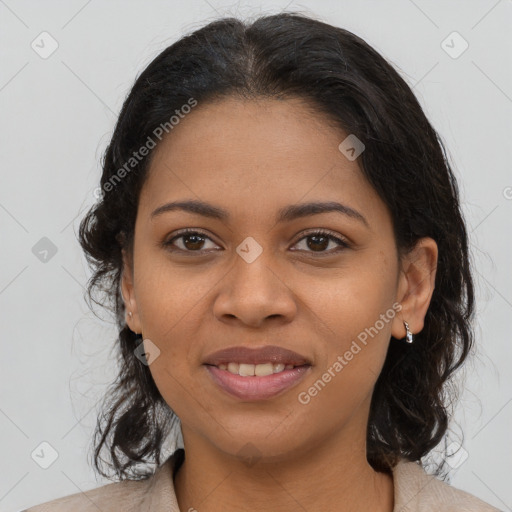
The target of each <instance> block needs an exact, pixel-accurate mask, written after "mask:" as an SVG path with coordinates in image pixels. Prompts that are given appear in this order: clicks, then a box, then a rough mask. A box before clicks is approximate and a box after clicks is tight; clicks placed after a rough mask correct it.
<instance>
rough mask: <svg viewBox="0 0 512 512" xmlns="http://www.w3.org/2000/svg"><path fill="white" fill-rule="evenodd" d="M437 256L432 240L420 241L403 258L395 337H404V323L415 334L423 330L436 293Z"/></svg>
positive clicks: (395, 320)
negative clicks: (399, 308)
mask: <svg viewBox="0 0 512 512" xmlns="http://www.w3.org/2000/svg"><path fill="white" fill-rule="evenodd" d="M437 256H438V250H437V244H436V242H435V241H434V240H433V239H432V238H429V237H425V238H421V239H420V240H418V242H417V243H416V245H415V246H414V247H413V249H411V251H409V252H408V253H407V254H405V255H404V256H402V258H401V270H400V275H399V278H398V288H397V289H398V292H397V301H398V302H399V303H400V304H401V305H402V309H401V310H400V313H399V314H398V315H397V316H395V318H394V319H393V324H392V328H391V334H392V335H393V337H395V338H397V339H401V338H404V337H405V335H406V330H405V326H404V324H403V321H404V320H405V321H406V322H407V323H408V324H409V329H410V330H411V332H412V333H413V334H417V333H418V332H420V331H421V330H422V329H423V327H424V325H425V322H424V321H425V315H426V314H427V310H428V307H429V305H430V300H431V298H432V294H433V293H434V287H435V280H436V270H437Z"/></svg>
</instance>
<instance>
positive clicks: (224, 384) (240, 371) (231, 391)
mask: <svg viewBox="0 0 512 512" xmlns="http://www.w3.org/2000/svg"><path fill="white" fill-rule="evenodd" d="M287 366H288V367H287ZM204 367H205V368H206V369H207V371H208V374H209V376H210V377H211V378H212V380H213V382H214V383H215V384H216V385H217V386H218V387H219V388H220V389H221V390H222V391H224V392H225V393H227V394H228V395H229V396H231V397H235V398H238V399H242V400H244V401H257V400H269V399H271V398H274V397H276V396H277V395H280V394H283V393H284V392H285V391H287V390H289V389H290V388H292V387H295V386H296V385H297V384H298V383H299V382H300V381H301V380H303V379H304V378H305V376H306V375H307V374H309V371H310V369H311V365H309V364H304V365H300V366H294V365H291V364H290V365H284V364H283V363H277V364H272V363H263V364H257V365H254V364H244V363H241V364H239V363H228V364H219V366H215V365H208V364H206V365H204ZM229 367H230V368H231V370H232V371H230V369H228V368H229ZM237 367H238V368H237ZM258 367H259V368H258ZM271 368H272V373H269V372H270V369H271ZM274 369H276V371H275V372H274ZM235 370H236V372H235ZM256 371H258V372H260V373H265V375H256V374H255V372H256Z"/></svg>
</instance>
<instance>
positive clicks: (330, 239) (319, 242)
mask: <svg viewBox="0 0 512 512" xmlns="http://www.w3.org/2000/svg"><path fill="white" fill-rule="evenodd" d="M303 240H306V242H305V246H306V248H305V249H299V250H305V251H306V252H316V253H325V254H332V253H335V252H339V251H341V250H343V249H346V248H348V247H349V244H348V243H347V242H345V241H344V240H342V239H341V238H339V237H337V236H334V235H333V234H331V232H330V231H315V232H313V233H309V234H308V235H306V236H304V237H303V238H301V239H300V240H299V242H297V243H300V242H302V241H303ZM331 243H332V245H331V248H334V250H328V251H327V250H326V249H327V248H328V247H329V245H330V244H331ZM336 246H337V247H336ZM308 249H309V250H308Z"/></svg>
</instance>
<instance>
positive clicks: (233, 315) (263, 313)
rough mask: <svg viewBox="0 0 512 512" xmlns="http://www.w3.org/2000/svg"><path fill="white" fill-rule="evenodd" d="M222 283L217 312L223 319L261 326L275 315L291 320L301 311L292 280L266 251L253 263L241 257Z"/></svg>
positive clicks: (215, 305) (285, 320) (217, 316)
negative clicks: (276, 265)
mask: <svg viewBox="0 0 512 512" xmlns="http://www.w3.org/2000/svg"><path fill="white" fill-rule="evenodd" d="M221 283H222V287H221V289H220V291H219V293H218V295H217V296H216V298H215V301H214V305H213V313H214V315H215V317H216V318H217V319H218V320H220V321H222V322H231V323H241V324H244V325H246V326H250V327H254V328H258V327H261V326H262V325H263V324H264V323H265V322H268V321H270V320H272V319H273V320H272V321H273V322H280V323H282V324H285V323H289V322H291V321H292V320H293V318H294V317H295V315H296V313H297V301H296V300H295V298H294V293H293V291H292V288H293V286H291V284H292V283H287V282H286V281H285V279H284V278H283V276H282V273H279V272H278V271H276V270H275V269H273V268H271V262H270V261H269V259H268V258H265V257H263V254H262V255H260V256H259V257H258V258H257V259H256V260H255V261H253V262H251V263H248V262H247V261H245V260H244V259H243V258H240V257H237V260H235V263H234V265H233V267H232V268H231V270H230V271H229V272H228V273H227V275H226V276H225V277H224V279H223V280H222V281H221ZM278 319H279V320H278Z"/></svg>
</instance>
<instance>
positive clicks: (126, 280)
mask: <svg viewBox="0 0 512 512" xmlns="http://www.w3.org/2000/svg"><path fill="white" fill-rule="evenodd" d="M122 254H123V270H122V273H121V282H120V288H121V295H122V297H123V302H124V306H125V310H126V316H125V321H126V323H127V325H128V327H129V328H130V329H131V330H132V331H133V332H135V333H136V334H140V333H141V332H142V329H141V326H140V319H139V315H138V310H137V301H136V299H135V290H134V285H133V269H132V265H131V260H130V258H129V257H128V255H127V254H126V252H125V250H124V249H122Z"/></svg>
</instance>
